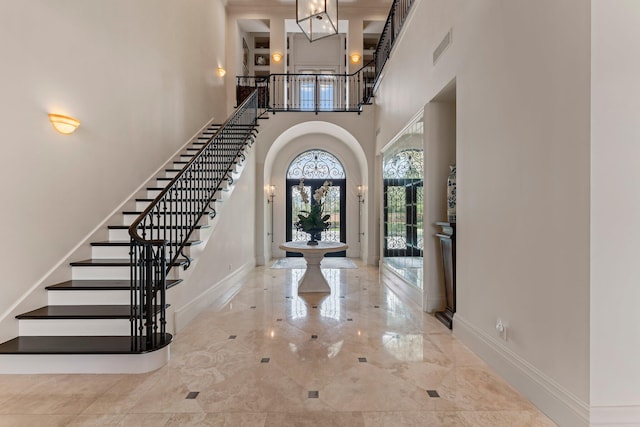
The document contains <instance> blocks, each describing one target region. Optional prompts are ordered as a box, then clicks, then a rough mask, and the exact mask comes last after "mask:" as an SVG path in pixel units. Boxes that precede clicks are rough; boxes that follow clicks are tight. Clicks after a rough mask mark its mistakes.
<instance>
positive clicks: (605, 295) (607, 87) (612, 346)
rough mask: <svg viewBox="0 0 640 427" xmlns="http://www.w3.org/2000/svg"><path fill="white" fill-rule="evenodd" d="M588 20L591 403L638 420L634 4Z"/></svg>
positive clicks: (639, 7) (604, 7)
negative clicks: (625, 413)
mask: <svg viewBox="0 0 640 427" xmlns="http://www.w3.org/2000/svg"><path fill="white" fill-rule="evenodd" d="M591 17H592V41H591V43H592V44H591V47H592V56H591V67H592V68H591V70H592V75H591V106H592V107H591V405H592V408H593V409H592V411H593V416H594V420H600V421H602V420H607V421H609V422H611V420H612V419H613V418H611V416H612V415H615V414H617V413H618V412H623V411H631V413H630V414H629V417H631V418H628V417H626V416H625V417H623V418H622V419H624V420H626V421H627V422H629V423H630V424H629V425H631V424H634V425H640V363H638V361H640V310H638V304H640V286H639V283H638V282H639V281H640V263H639V262H638V256H639V254H640V223H639V222H638V218H640V197H638V182H640V168H638V159H640V125H639V123H640V83H639V80H638V79H639V76H640V55H638V53H639V50H638V46H639V43H640V4H639V3H638V2H637V1H636V0H593V1H592V12H591ZM623 413H624V412H623ZM617 419H618V420H620V419H621V418H617ZM611 425H613V423H611Z"/></svg>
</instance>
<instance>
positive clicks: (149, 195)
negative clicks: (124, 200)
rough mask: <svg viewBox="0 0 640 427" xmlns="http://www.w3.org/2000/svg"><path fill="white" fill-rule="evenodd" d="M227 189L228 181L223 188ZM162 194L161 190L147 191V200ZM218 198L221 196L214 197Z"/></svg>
mask: <svg viewBox="0 0 640 427" xmlns="http://www.w3.org/2000/svg"><path fill="white" fill-rule="evenodd" d="M226 187H227V185H226V180H225V181H224V182H223V185H222V188H223V189H224V188H226ZM155 188H159V187H155ZM160 193H162V190H161V189H158V190H147V196H146V198H147V199H155V198H156V197H158V196H159V195H160ZM218 198H219V194H216V195H215V196H214V199H218Z"/></svg>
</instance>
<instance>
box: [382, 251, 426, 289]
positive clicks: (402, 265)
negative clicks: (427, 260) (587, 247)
mask: <svg viewBox="0 0 640 427" xmlns="http://www.w3.org/2000/svg"><path fill="white" fill-rule="evenodd" d="M383 263H384V265H385V266H386V267H388V268H389V269H390V270H391V271H393V272H394V273H395V274H397V275H398V276H400V277H401V278H403V279H404V280H405V281H406V282H408V283H409V284H411V285H413V286H415V287H416V288H419V289H422V283H423V282H422V279H423V258H422V257H385V258H384V260H383Z"/></svg>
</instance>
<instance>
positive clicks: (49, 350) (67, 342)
mask: <svg viewBox="0 0 640 427" xmlns="http://www.w3.org/2000/svg"><path fill="white" fill-rule="evenodd" d="M172 339H173V337H172V336H171V334H165V344H164V345H160V346H158V347H156V348H154V349H153V350H158V349H160V348H163V347H166V346H167V345H169V344H170V343H171V340H172ZM138 342H139V343H140V345H139V346H138V348H139V349H140V350H139V351H132V339H131V337H130V336H65V337H56V336H53V337H17V338H14V339H12V340H10V341H7V342H4V343H2V344H0V354H139V353H147V352H148V351H149V350H147V349H146V343H145V341H144V338H142V339H140V338H139V339H138Z"/></svg>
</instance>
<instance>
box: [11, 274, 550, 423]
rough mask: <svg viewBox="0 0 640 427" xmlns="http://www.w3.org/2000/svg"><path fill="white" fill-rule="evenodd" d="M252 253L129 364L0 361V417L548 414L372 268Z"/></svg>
mask: <svg viewBox="0 0 640 427" xmlns="http://www.w3.org/2000/svg"><path fill="white" fill-rule="evenodd" d="M358 266H359V268H358V269H354V270H349V269H342V270H338V269H329V270H324V273H325V276H326V277H327V279H328V281H329V283H330V285H331V288H332V293H331V295H329V296H326V295H325V296H319V295H311V296H305V297H300V296H298V295H297V292H296V287H297V281H298V279H299V278H300V277H301V275H302V274H303V270H297V269H293V270H274V269H270V268H269V267H268V266H267V267H258V268H256V269H255V270H254V271H253V273H252V274H251V277H250V279H249V280H248V281H247V283H246V284H245V285H244V286H243V287H242V288H241V289H240V291H239V292H238V293H237V294H236V295H235V297H234V298H233V299H232V300H231V301H230V302H229V303H227V304H226V305H225V306H224V307H223V308H222V309H211V310H209V311H206V312H204V313H202V314H200V315H199V316H198V317H197V318H196V319H195V320H194V321H193V322H192V323H191V324H190V325H188V327H187V328H185V330H184V331H182V332H181V333H179V334H177V335H176V337H175V340H174V342H173V344H172V347H171V352H172V355H171V361H170V362H169V364H168V365H167V366H165V367H163V368H161V369H159V370H157V371H154V372H151V373H148V374H142V375H2V376H0V426H3V427H4V426H29V427H31V426H39V427H44V426H153V427H158V426H278V427H280V426H371V427H373V426H376V427H377V426H393V427H395V426H452V427H458V426H461V427H464V426H490V427H498V426H505V427H507V426H508V427H529V426H530V427H534V426H554V425H555V424H554V423H553V422H551V421H550V420H549V419H548V418H547V417H545V416H544V415H543V414H542V413H541V412H540V411H538V410H537V409H536V408H535V407H534V406H533V405H532V404H531V403H530V402H529V401H527V400H526V399H525V398H524V397H522V396H521V395H520V394H519V393H518V392H516V391H515V390H514V389H513V388H511V387H510V386H509V385H508V384H507V383H506V382H504V381H503V380H502V379H501V378H499V377H498V376H497V375H496V374H495V373H493V372H492V370H491V369H489V368H488V367H487V365H485V364H484V363H483V362H482V361H481V360H480V359H478V358H477V357H476V356H475V355H474V354H473V353H471V352H470V351H469V350H468V349H467V348H466V347H465V346H463V345H462V344H460V343H459V342H458V341H457V340H456V339H455V338H453V337H452V335H451V333H450V331H449V330H448V329H446V328H445V327H444V326H442V325H441V324H440V323H439V322H438V321H436V320H435V319H434V318H433V317H432V316H430V315H428V314H425V313H422V312H421V311H420V310H419V309H418V308H417V307H415V306H413V305H409V304H407V303H405V302H403V301H402V300H400V299H399V298H398V297H397V296H396V295H395V294H393V293H392V292H390V291H389V290H388V288H386V287H385V286H384V285H381V284H380V283H379V276H378V269H377V268H375V267H371V266H365V265H363V264H362V263H358Z"/></svg>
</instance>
